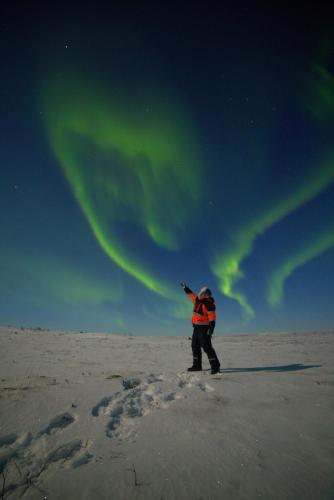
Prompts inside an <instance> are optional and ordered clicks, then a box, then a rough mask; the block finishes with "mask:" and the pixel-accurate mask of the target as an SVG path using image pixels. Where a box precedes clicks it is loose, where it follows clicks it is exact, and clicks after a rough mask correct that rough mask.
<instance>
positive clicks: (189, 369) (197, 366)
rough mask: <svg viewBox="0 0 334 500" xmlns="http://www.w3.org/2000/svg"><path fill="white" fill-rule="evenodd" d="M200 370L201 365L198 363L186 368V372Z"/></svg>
mask: <svg viewBox="0 0 334 500" xmlns="http://www.w3.org/2000/svg"><path fill="white" fill-rule="evenodd" d="M200 371H202V367H201V366H199V365H193V366H191V367H190V368H188V372H200Z"/></svg>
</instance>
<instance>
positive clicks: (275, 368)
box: [221, 363, 322, 373]
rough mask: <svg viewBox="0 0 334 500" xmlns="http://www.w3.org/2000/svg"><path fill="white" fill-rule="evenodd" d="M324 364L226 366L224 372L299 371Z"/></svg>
mask: <svg viewBox="0 0 334 500" xmlns="http://www.w3.org/2000/svg"><path fill="white" fill-rule="evenodd" d="M321 366H322V365H304V364H302V363H294V364H292V365H281V366H255V367H250V368H224V369H223V370H221V371H222V372H223V373H243V372H297V371H300V370H307V369H309V368H320V367H321Z"/></svg>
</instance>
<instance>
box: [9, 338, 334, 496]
mask: <svg viewBox="0 0 334 500" xmlns="http://www.w3.org/2000/svg"><path fill="white" fill-rule="evenodd" d="M0 335H1V351H0V472H1V475H0V496H1V498H2V499H15V498H21V497H23V498H24V499H26V500H28V499H46V498H47V499H52V500H53V499H54V500H56V499H57V500H67V499H75V500H81V499H87V500H94V499H99V500H104V499H112V500H120V499H124V500H125V499H126V500H127V499H129V500H136V499H142V500H172V499H173V500H174V499H177V500H216V499H217V500H218V499H219V500H221V499H227V500H235V499H245V500H252V499H266V500H268V499H277V500H278V499H280V500H283V499H291V500H296V499H303V500H306V499H317V500H318V499H328V500H329V499H333V498H334V398H333V389H334V333H308V334H296V333H290V334H286V333H282V334H261V335H249V336H234V337H214V340H213V345H214V347H215V349H216V351H217V354H218V356H219V358H220V360H221V363H222V368H223V370H222V374H219V375H213V376H212V375H211V374H210V371H209V364H208V361H207V359H206V356H205V355H204V356H203V361H204V370H203V371H202V372H199V373H192V374H189V373H187V371H186V369H187V367H188V366H190V365H191V364H192V357H191V347H190V341H189V340H188V339H187V338H181V337H179V338H175V337H169V338H167V337H158V338H157V337H126V336H119V335H111V334H101V333H94V334H93V333H73V332H56V331H45V332H44V331H38V330H35V331H33V330H29V329H26V330H21V329H14V328H1V329H0Z"/></svg>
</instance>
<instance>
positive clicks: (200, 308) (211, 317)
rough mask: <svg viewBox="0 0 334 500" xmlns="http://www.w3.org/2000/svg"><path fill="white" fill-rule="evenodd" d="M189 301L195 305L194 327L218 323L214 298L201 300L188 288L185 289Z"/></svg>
mask: <svg viewBox="0 0 334 500" xmlns="http://www.w3.org/2000/svg"><path fill="white" fill-rule="evenodd" d="M184 291H185V292H186V294H187V295H188V297H189V299H190V300H191V301H192V302H193V304H194V309H193V315H192V323H193V325H207V326H209V323H210V322H211V321H216V305H215V299H214V298H213V297H205V298H203V299H200V298H199V297H197V295H195V294H194V292H192V291H191V290H190V288H188V287H186V288H185V289H184Z"/></svg>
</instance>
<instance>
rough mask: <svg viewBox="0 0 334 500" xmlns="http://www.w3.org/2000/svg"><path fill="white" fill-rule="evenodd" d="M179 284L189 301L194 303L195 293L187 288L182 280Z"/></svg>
mask: <svg viewBox="0 0 334 500" xmlns="http://www.w3.org/2000/svg"><path fill="white" fill-rule="evenodd" d="M181 286H182V288H183V290H184V291H185V293H186V294H187V295H188V297H189V299H190V300H191V302H193V303H195V300H196V297H197V295H196V294H195V293H194V292H193V291H191V290H190V288H188V287H187V285H186V284H185V283H183V282H182V283H181Z"/></svg>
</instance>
